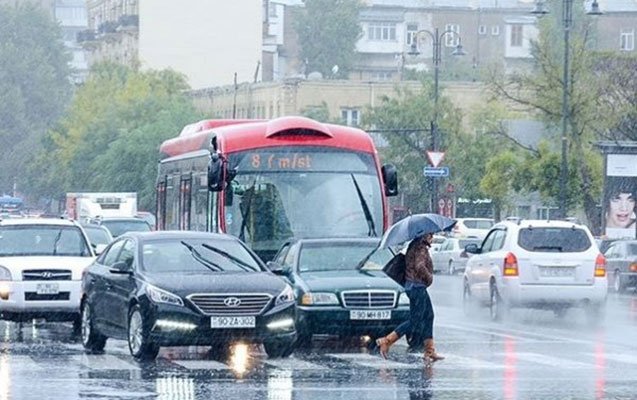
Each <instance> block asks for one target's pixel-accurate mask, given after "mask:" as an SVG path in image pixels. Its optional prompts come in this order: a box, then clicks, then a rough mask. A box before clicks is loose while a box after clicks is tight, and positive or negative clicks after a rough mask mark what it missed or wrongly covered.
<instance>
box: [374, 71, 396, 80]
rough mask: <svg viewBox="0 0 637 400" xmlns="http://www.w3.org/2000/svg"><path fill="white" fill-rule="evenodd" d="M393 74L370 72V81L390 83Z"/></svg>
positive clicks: (388, 72)
mask: <svg viewBox="0 0 637 400" xmlns="http://www.w3.org/2000/svg"><path fill="white" fill-rule="evenodd" d="M392 76H393V74H392V73H391V72H390V71H372V72H371V79H372V80H373V81H390V80H391V79H392Z"/></svg>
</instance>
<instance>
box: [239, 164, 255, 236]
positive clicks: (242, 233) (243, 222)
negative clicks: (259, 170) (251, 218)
mask: <svg viewBox="0 0 637 400" xmlns="http://www.w3.org/2000/svg"><path fill="white" fill-rule="evenodd" d="M258 177H259V176H258V175H257V176H255V177H254V180H253V181H252V185H251V186H250V187H249V188H248V189H247V190H246V192H247V191H250V193H249V196H246V200H247V204H246V207H245V209H244V210H242V211H241V230H240V231H239V239H240V240H241V241H242V242H245V229H246V224H247V219H246V217H247V216H248V215H250V208H251V206H252V196H254V188H255V187H256V185H257V178H258ZM244 193H245V192H244Z"/></svg>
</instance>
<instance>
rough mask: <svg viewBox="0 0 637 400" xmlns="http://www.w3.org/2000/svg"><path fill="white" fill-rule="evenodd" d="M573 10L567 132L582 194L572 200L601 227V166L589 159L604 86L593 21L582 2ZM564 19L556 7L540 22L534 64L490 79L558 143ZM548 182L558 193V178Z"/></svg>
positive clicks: (501, 92) (495, 86)
mask: <svg viewBox="0 0 637 400" xmlns="http://www.w3.org/2000/svg"><path fill="white" fill-rule="evenodd" d="M556 9H558V8H556ZM574 11H575V16H574V26H573V28H571V40H570V46H569V54H570V61H571V68H570V70H569V83H570V85H569V99H570V102H569V111H568V115H569V120H568V122H569V126H568V133H567V135H568V136H567V137H568V150H569V157H572V159H573V160H572V167H573V168H574V171H576V173H577V177H578V179H577V182H579V185H580V186H579V193H580V196H578V197H577V200H578V202H577V203H575V202H573V201H571V199H569V200H568V201H567V203H568V204H569V205H576V204H577V205H582V206H583V208H584V211H585V213H586V216H587V219H588V222H589V224H590V226H599V224H600V223H599V222H600V221H599V212H598V210H597V203H598V199H599V197H598V196H597V191H596V187H595V177H596V176H597V175H598V174H599V171H598V170H596V169H593V168H596V167H597V164H596V163H594V162H589V161H590V160H588V159H587V156H588V155H590V154H591V152H590V150H591V145H590V143H591V142H592V141H593V140H594V139H595V138H596V132H597V131H598V129H599V127H598V122H599V121H598V120H597V118H598V117H597V111H598V109H597V105H596V104H597V102H598V99H599V97H600V90H599V89H600V88H599V86H597V85H596V83H595V82H597V81H598V78H597V76H596V72H595V69H594V68H593V67H594V54H593V52H592V51H591V50H590V48H591V45H592V42H593V39H594V30H593V26H594V25H593V24H592V23H591V19H590V18H588V17H586V16H585V15H584V14H583V11H582V10H581V9H580V8H579V7H574ZM561 18H562V16H561V15H560V13H559V12H555V13H552V14H551V15H550V16H548V17H546V18H543V19H542V20H541V21H540V23H539V25H540V35H539V38H538V40H537V41H535V42H533V43H532V49H531V53H532V55H533V57H534V62H535V68H534V69H532V70H531V71H528V72H522V73H518V74H512V75H507V76H504V75H503V74H498V73H493V74H492V75H491V76H490V78H489V81H490V84H491V87H492V89H493V90H494V92H495V93H496V94H497V95H499V96H501V97H504V98H506V99H508V100H510V101H514V102H517V103H518V104H520V105H522V106H524V107H526V108H528V109H529V110H531V111H532V112H535V113H536V114H537V115H538V117H539V118H541V119H542V120H544V121H545V123H546V124H547V126H549V127H550V128H552V130H553V131H554V132H555V136H553V137H552V138H551V140H552V141H555V142H556V143H559V141H560V136H561V125H560V121H561V118H562V93H563V90H562V88H563V65H564V57H563V53H564V42H563V40H562V39H561V37H562V34H563V33H562V32H563V28H562V25H561V24H562V23H561ZM558 132H559V133H558ZM547 184H550V185H552V186H553V189H551V190H545V191H544V192H545V193H558V192H559V179H554V180H551V181H548V182H547Z"/></svg>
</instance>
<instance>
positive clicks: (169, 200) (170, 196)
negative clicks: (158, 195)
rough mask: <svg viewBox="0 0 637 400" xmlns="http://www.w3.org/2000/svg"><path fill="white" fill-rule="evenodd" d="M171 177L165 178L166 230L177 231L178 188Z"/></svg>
mask: <svg viewBox="0 0 637 400" xmlns="http://www.w3.org/2000/svg"><path fill="white" fill-rule="evenodd" d="M175 181H176V179H175V177H173V176H167V177H166V222H165V224H166V229H167V230H177V229H179V192H178V189H179V186H176V184H178V181H177V182H175Z"/></svg>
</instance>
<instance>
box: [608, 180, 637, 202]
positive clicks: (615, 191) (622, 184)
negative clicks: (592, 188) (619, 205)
mask: <svg viewBox="0 0 637 400" xmlns="http://www.w3.org/2000/svg"><path fill="white" fill-rule="evenodd" d="M636 186H637V178H615V179H613V180H612V181H609V182H608V188H609V189H608V195H609V196H608V198H609V199H612V198H614V197H616V196H618V195H619V194H620V193H629V194H630V195H631V196H632V197H633V199H637V193H636V192H637V189H636V188H635V187H636Z"/></svg>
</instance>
